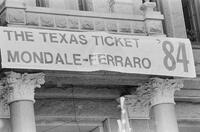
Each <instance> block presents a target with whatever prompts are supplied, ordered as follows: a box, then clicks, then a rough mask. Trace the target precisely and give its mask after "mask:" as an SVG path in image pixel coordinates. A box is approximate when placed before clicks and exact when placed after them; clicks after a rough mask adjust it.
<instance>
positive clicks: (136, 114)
mask: <svg viewBox="0 0 200 132" xmlns="http://www.w3.org/2000/svg"><path fill="white" fill-rule="evenodd" d="M124 97H125V105H126V107H127V111H128V116H129V118H130V119H149V106H147V105H143V104H142V102H141V101H140V99H139V98H138V97H137V95H126V96H124Z"/></svg>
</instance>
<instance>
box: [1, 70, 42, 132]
mask: <svg viewBox="0 0 200 132" xmlns="http://www.w3.org/2000/svg"><path fill="white" fill-rule="evenodd" d="M5 75H6V77H5V78H3V79H2V82H3V83H2V84H3V86H4V90H3V92H1V97H3V99H4V100H6V101H5V102H6V103H7V104H8V105H9V106H10V116H11V117H10V118H11V130H12V132H36V125H35V116H34V108H33V104H34V102H35V100H34V91H35V88H40V87H41V85H42V84H44V74H42V73H38V74H27V73H25V74H20V73H15V72H6V73H5Z"/></svg>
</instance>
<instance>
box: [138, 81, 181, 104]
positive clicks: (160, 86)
mask: <svg viewBox="0 0 200 132" xmlns="http://www.w3.org/2000/svg"><path fill="white" fill-rule="evenodd" d="M181 88H183V82H182V80H176V79H161V78H152V79H151V80H150V81H149V82H148V83H146V84H144V85H142V86H140V87H139V88H138V89H137V90H136V95H137V96H138V98H139V99H140V101H141V103H143V104H144V105H145V106H146V105H150V106H154V105H157V104H163V103H173V104H175V102H174V93H175V91H177V90H180V89H181Z"/></svg>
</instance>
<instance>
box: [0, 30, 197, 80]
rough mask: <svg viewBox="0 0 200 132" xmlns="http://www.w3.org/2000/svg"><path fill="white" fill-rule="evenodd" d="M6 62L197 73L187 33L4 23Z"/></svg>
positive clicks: (56, 67)
mask: <svg viewBox="0 0 200 132" xmlns="http://www.w3.org/2000/svg"><path fill="white" fill-rule="evenodd" d="M0 40H1V57H2V68H17V69H41V70H42V69H44V70H64V71H97V70H107V71H116V72H123V73H137V74H151V75H165V76H177V77H195V76H196V73H195V66H194V59H193V53H192V48H191V44H190V41H189V40H188V39H178V38H166V37H147V36H144V37H143V36H131V35H114V34H108V33H105V32H69V31H54V30H40V29H27V28H11V27H1V28H0Z"/></svg>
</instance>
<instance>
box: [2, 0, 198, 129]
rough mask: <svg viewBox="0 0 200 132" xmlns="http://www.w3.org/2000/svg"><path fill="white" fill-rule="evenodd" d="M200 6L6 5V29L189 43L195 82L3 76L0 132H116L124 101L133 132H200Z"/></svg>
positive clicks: (85, 0) (71, 74) (106, 1)
mask: <svg viewBox="0 0 200 132" xmlns="http://www.w3.org/2000/svg"><path fill="white" fill-rule="evenodd" d="M198 7H200V1H199V0H151V1H148V0H146V1H143V0H5V1H2V4H1V6H0V25H1V26H3V27H10V28H16V27H17V28H28V29H30V30H31V29H38V30H52V31H67V32H72V33H73V32H95V33H97V34H98V33H101V32H108V33H110V34H114V35H123V36H126V35H131V36H145V37H156V38H160V37H172V38H189V39H190V40H191V43H192V48H193V55H194V61H195V68H196V76H197V77H196V78H189V79H188V78H178V77H166V76H158V75H156V76H155V75H146V74H129V73H119V72H111V71H95V72H79V71H57V70H40V69H37V70H35V69H11V68H6V69H2V70H1V78H2V79H1V84H2V85H1V96H0V97H1V114H0V115H1V117H0V118H1V119H0V131H1V132H36V131H37V132H118V123H117V120H118V119H120V118H121V111H120V108H119V101H118V99H119V98H120V97H121V96H125V97H126V101H127V102H128V103H127V111H128V114H129V121H130V126H131V128H132V131H133V132H161V131H162V132H188V131H189V132H199V131H200V114H199V111H200V104H199V101H200V80H199V75H200V59H199V56H200V50H199V48H200V38H199V36H200V25H199V23H200V14H199V8H198ZM15 36H20V35H19V34H17V33H16V34H15ZM36 48H37V47H36ZM174 94H175V95H174ZM174 100H175V102H174ZM144 104H145V105H144Z"/></svg>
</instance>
